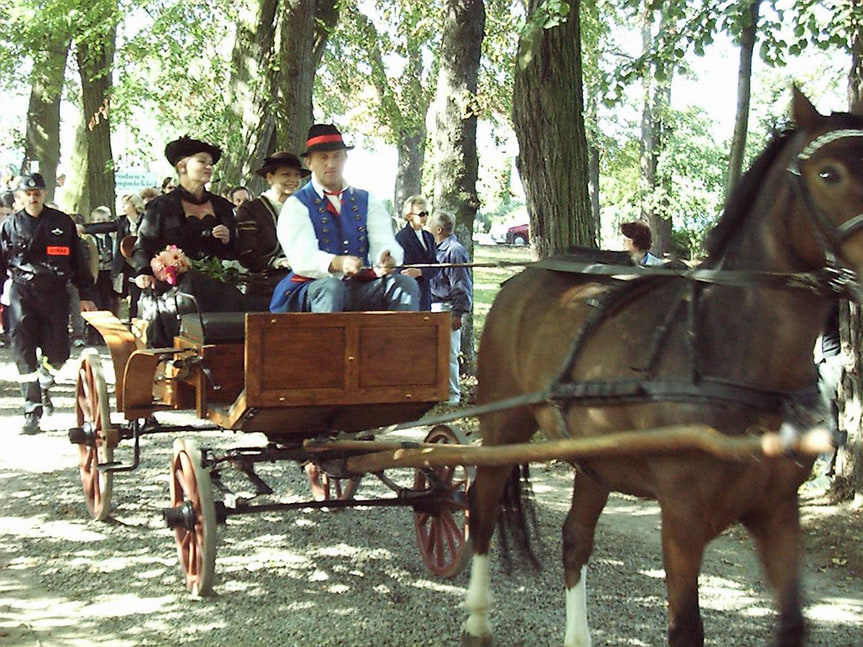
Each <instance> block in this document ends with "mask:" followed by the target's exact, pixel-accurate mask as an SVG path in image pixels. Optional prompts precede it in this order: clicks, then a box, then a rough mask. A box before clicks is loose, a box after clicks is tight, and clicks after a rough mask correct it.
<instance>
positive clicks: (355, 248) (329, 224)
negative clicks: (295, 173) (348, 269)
mask: <svg viewBox="0 0 863 647" xmlns="http://www.w3.org/2000/svg"><path fill="white" fill-rule="evenodd" d="M294 197H295V198H297V199H298V200H299V201H300V202H301V203H302V204H303V205H304V206H305V207H306V209H308V210H309V218H310V219H311V221H312V225H313V226H314V228H315V236H317V238H318V248H319V249H320V250H321V251H323V252H328V253H330V254H336V255H348V256H358V257H360V258H361V259H363V263H365V264H366V265H371V263H370V262H369V235H368V225H367V223H366V220H367V216H368V211H369V194H368V192H367V191H362V190H361V189H354V188H350V187H349V188H347V189H345V192H344V193H343V194H342V212H341V214H340V215H336V214H333V213H332V212H330V211H329V210H328V209H327V202H328V198H326V197H324V198H322V197H320V196H319V195H318V194H317V193H316V192H315V189H314V187H313V186H312V183H311V182H309V183H308V184H306V185H305V186H304V187H303V188H302V189H300V190H299V191H297V192H296V193H295V194H294Z"/></svg>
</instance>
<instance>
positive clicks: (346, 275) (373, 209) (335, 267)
mask: <svg viewBox="0 0 863 647" xmlns="http://www.w3.org/2000/svg"><path fill="white" fill-rule="evenodd" d="M352 148H353V146H348V145H346V144H345V142H344V139H343V138H342V134H341V133H340V132H339V131H338V129H337V128H336V127H335V126H333V125H331V124H315V125H313V126H312V127H311V128H310V129H309V134H308V138H307V140H306V150H305V152H304V153H303V157H304V158H305V160H306V165H307V166H308V167H309V168H310V169H311V171H312V176H311V181H310V182H309V183H308V184H306V185H305V186H304V187H303V188H302V189H300V190H299V191H297V192H296V193H295V194H294V195H292V196H291V197H290V198H288V199H287V200H286V201H285V206H284V207H283V208H282V213H281V215H280V217H279V222H278V227H277V231H278V236H279V242H281V244H282V248H283V249H284V250H285V255H286V256H287V259H288V261H289V262H290V264H291V269H292V271H291V273H290V274H289V275H288V276H287V277H285V279H283V280H282V282H281V283H279V285H278V286H277V287H276V290H275V291H274V292H273V299H272V301H271V302H270V310H272V311H273V312H303V311H305V312H309V311H310V312H341V311H344V310H416V309H417V308H418V305H419V289H418V288H417V284H416V281H414V279H413V278H411V277H410V276H407V275H405V274H399V273H397V272H394V270H395V268H396V267H397V266H399V265H401V264H402V262H403V257H404V252H403V250H402V247H401V245H399V244H398V242H397V241H396V239H395V236H394V235H393V230H392V224H391V222H392V221H391V219H390V215H389V214H388V213H387V211H386V209H385V208H384V206H383V204H381V203H380V202H379V201H378V200H376V199H374V198H373V197H372V196H370V195H369V193H368V192H367V191H363V190H362V189H357V188H354V187H350V186H348V185H347V183H346V182H345V179H344V175H343V171H344V166H345V162H346V161H347V151H348V150H350V149H352Z"/></svg>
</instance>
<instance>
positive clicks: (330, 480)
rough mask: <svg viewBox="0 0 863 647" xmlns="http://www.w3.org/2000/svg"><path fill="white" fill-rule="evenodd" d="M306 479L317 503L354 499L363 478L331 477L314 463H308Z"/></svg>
mask: <svg viewBox="0 0 863 647" xmlns="http://www.w3.org/2000/svg"><path fill="white" fill-rule="evenodd" d="M305 471H306V478H308V479H309V489H310V490H311V491H312V498H313V499H314V500H315V501H333V500H339V501H348V500H350V499H353V498H354V495H355V494H356V493H357V488H359V486H360V481H361V480H362V478H363V477H362V476H351V477H348V478H339V477H336V476H330V475H329V474H327V473H326V472H324V471H323V470H322V469H321V468H320V467H318V466H317V465H315V464H314V463H306V466H305Z"/></svg>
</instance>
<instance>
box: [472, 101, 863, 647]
mask: <svg viewBox="0 0 863 647" xmlns="http://www.w3.org/2000/svg"><path fill="white" fill-rule="evenodd" d="M792 112H793V119H794V123H795V128H794V129H793V130H789V131H787V132H786V133H784V134H783V135H781V136H779V137H777V138H776V140H775V141H774V142H773V143H772V144H771V145H770V146H769V147H768V148H767V149H766V150H765V151H764V152H763V153H762V155H761V156H760V157H759V158H758V160H756V162H755V164H754V165H753V166H752V168H751V169H750V170H749V172H748V173H747V174H746V175H745V176H744V178H743V179H742V181H741V186H740V188H739V189H738V190H737V191H736V192H735V194H734V195H733V196H732V197H731V198H730V199H729V201H728V203H727V204H726V208H725V211H724V214H723V217H722V218H721V219H720V221H719V223H718V225H717V227H716V228H715V229H714V230H713V231H712V232H711V235H710V237H709V238H708V245H707V247H708V258H707V260H706V261H705V262H704V263H703V264H702V265H701V266H700V272H701V273H700V274H699V273H698V272H697V271H696V272H691V273H689V274H688V275H686V276H681V274H683V273H678V274H677V275H674V276H668V275H663V273H662V272H658V273H657V274H655V275H650V274H649V270H648V271H646V272H645V274H646V276H644V277H639V278H637V279H636V280H630V281H615V280H603V279H599V278H597V277H591V276H587V275H585V274H575V273H567V272H562V271H554V270H551V269H545V268H543V267H542V264H540V265H539V266H535V267H531V268H528V269H527V270H525V271H524V272H522V273H521V274H519V275H517V276H516V277H514V278H513V279H511V280H509V281H508V282H507V283H506V284H505V285H504V286H503V288H502V289H501V291H500V293H499V295H498V296H497V299H496V300H495V302H494V305H493V307H492V310H491V313H490V314H489V317H488V320H487V323H486V326H485V330H484V331H483V335H482V341H481V344H480V349H479V366H478V377H479V392H478V399H479V404H481V405H482V404H485V403H491V402H497V401H503V400H506V399H509V398H519V396H522V398H523V400H529V401H530V403H529V404H525V405H523V406H514V407H510V408H506V409H503V410H497V411H495V412H493V413H489V414H486V415H483V416H482V417H481V420H480V425H481V432H482V439H483V444H484V445H503V444H509V443H519V442H526V441H527V440H529V439H530V437H531V436H532V435H533V434H534V432H535V431H536V429H537V427H539V428H540V429H541V430H542V431H543V432H544V434H545V435H546V437H549V438H552V439H554V438H562V437H566V436H572V437H576V436H593V435H600V434H607V433H610V432H614V431H620V430H639V429H654V428H658V427H663V426H667V425H673V424H688V423H703V424H706V425H709V426H711V427H713V428H715V429H717V430H719V431H720V432H722V433H724V434H729V435H742V434H754V433H762V432H763V431H765V430H773V431H775V430H777V429H779V428H780V425H785V426H787V428H789V429H794V428H795V427H796V428H798V429H805V428H807V424H810V423H811V420H805V418H806V414H807V412H809V411H810V410H811V408H812V406H813V403H814V399H815V396H814V392H815V390H816V389H815V387H816V379H817V377H816V369H815V366H814V364H813V356H812V351H813V346H814V342H815V340H816V338H817V336H818V334H819V333H820V331H821V330H822V328H823V326H824V323H825V321H826V317H827V314H828V309H829V308H830V306H831V304H832V303H833V302H834V300H835V299H836V297H837V292H842V293H843V294H847V293H848V291H849V290H857V285H856V281H854V279H853V274H852V273H851V271H850V270H852V269H853V270H855V271H856V272H858V273H859V272H860V271H863V117H858V116H854V115H850V114H844V113H843V114H833V115H831V116H829V117H825V116H822V115H819V114H818V112H816V110H815V108H814V107H813V106H812V104H811V103H810V102H809V100H808V99H807V98H806V97H804V96H803V95H802V94H801V93H800V92H799V91H797V90H796V89H795V90H794V98H793V103H792ZM668 274H671V273H670V272H669V273H668ZM831 276H832V277H834V279H835V280H830V279H829V277H831ZM728 277H734V280H733V281H731V280H727V279H728ZM798 279H799V280H798ZM843 279H844V280H843ZM621 284H622V285H621ZM585 385H587V386H590V387H591V388H589V389H588V388H583V387H585ZM557 387H559V388H558V391H556V392H558V393H563V394H564V396H563V397H561V398H559V399H557V400H555V399H552V401H551V402H539V403H537V399H536V398H530V397H529V396H525V394H535V393H543V392H550V391H554V389H555V388H557ZM567 393H570V394H572V395H571V397H568V396H566V394H567ZM585 393H589V394H590V396H589V397H587V399H584V397H586V396H585ZM579 397H581V398H582V400H581V401H579ZM785 428H786V427H783V429H785ZM811 466H812V458H805V457H800V456H797V457H794V456H788V455H782V456H778V457H775V458H769V459H764V460H757V461H756V460H751V461H732V460H723V459H719V458H714V457H712V456H710V455H707V454H706V453H703V452H701V451H696V450H687V451H683V452H680V453H677V454H662V455H653V456H638V457H635V458H633V457H624V458H614V459H592V460H588V461H583V462H579V463H578V464H577V465H576V468H577V469H576V475H575V486H574V491H573V498H572V507H571V509H570V511H569V514H568V515H567V518H566V521H565V523H564V527H563V564H564V570H565V577H566V590H567V593H566V628H565V635H564V645H565V646H566V647H587V646H589V645H590V644H591V642H590V635H589V632H588V627H587V620H586V594H585V585H584V578H585V571H586V564H587V561H588V558H589V557H590V554H591V551H592V548H593V540H594V531H595V528H596V523H597V519H598V517H599V515H600V513H601V512H602V509H603V508H604V506H605V504H606V501H607V499H608V496H609V493H610V492H611V491H617V492H624V493H628V494H631V495H635V496H641V497H648V498H653V499H656V500H657V502H658V503H659V506H660V508H661V512H662V555H663V564H664V566H665V573H666V586H667V593H668V644H669V645H671V646H673V647H694V646H701V645H703V644H704V629H703V624H702V619H701V612H700V609H699V604H698V574H699V570H700V568H701V563H702V558H703V553H704V549H705V546H706V544H707V543H708V542H709V541H710V540H711V539H713V538H714V537H716V536H717V535H718V534H719V533H720V532H722V531H723V530H724V529H725V528H727V527H728V526H730V525H731V524H733V523H737V522H740V523H741V524H743V526H745V527H746V529H747V530H748V532H749V533H750V534H751V535H752V537H753V538H754V540H755V542H756V545H757V547H758V552H759V555H760V559H761V562H762V565H763V568H764V571H765V574H766V578H767V581H768V583H769V584H770V586H771V587H772V589H773V591H774V593H775V596H776V601H777V605H778V609H779V618H778V630H777V634H776V638H775V642H774V644H775V645H779V646H781V647H793V646H798V645H801V644H803V640H804V636H805V623H804V619H803V615H802V612H801V603H800V592H799V573H798V539H799V532H800V528H799V514H798V499H797V488H798V486H799V485H800V484H801V483H802V482H803V481H804V480H805V479H806V477H807V475H808V474H809V472H810V469H811ZM509 475H510V470H509V469H508V468H499V467H485V468H483V467H481V468H479V469H478V471H477V477H476V480H475V482H474V483H473V486H472V490H471V509H470V513H471V517H470V519H471V539H472V542H473V562H472V570H471V578H470V585H469V589H468V593H467V597H466V602H465V606H466V608H467V609H468V611H469V617H468V619H467V620H466V622H465V624H464V626H463V629H462V637H463V642H464V644H466V645H487V644H490V643H491V627H490V624H489V609H490V606H491V596H490V593H489V566H488V550H489V543H490V540H491V536H492V533H493V532H494V528H495V524H496V521H497V518H498V510H499V507H498V506H499V502H500V499H501V494H502V492H503V490H504V486H505V484H506V481H507V478H508V477H509Z"/></svg>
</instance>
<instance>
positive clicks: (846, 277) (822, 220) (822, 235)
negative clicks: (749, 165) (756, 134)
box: [788, 128, 863, 303]
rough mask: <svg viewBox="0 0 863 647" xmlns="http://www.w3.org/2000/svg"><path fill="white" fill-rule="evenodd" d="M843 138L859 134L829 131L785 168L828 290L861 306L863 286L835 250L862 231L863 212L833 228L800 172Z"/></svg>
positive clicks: (859, 134)
mask: <svg viewBox="0 0 863 647" xmlns="http://www.w3.org/2000/svg"><path fill="white" fill-rule="evenodd" d="M846 137H863V130H859V129H851V128H842V129H839V130H831V131H830V132H827V133H824V134H823V135H820V136H819V137H816V138H815V139H813V140H812V141H811V142H809V143H808V144H807V145H806V146H805V147H804V148H803V150H801V151H800V152H799V153H798V154H797V156H796V157H795V158H794V159H793V160H792V162H791V164H789V165H788V172H789V173H791V175H793V176H794V180H795V181H794V187H795V189H796V191H797V195H798V197H799V198H800V200H801V201H802V202H803V204H804V205H805V206H806V211H807V213H808V214H809V217H810V219H811V220H812V224H813V225H814V226H815V227H814V229H815V236H816V239H817V240H818V243H819V245H820V246H821V251H822V253H823V254H824V268H825V270H826V271H827V273H828V279H827V283H828V285H829V287H830V289H831V290H832V291H834V292H836V293H839V294H842V295H847V296H849V297H850V298H852V299H853V300H855V301H857V302H858V303H861V302H863V285H861V283H860V281H859V280H858V277H857V273H856V272H855V271H854V270H853V269H851V268H850V267H848V266H847V265H845V264H844V263H843V262H842V260H841V256H840V254H839V246H840V245H841V244H842V242H843V241H844V240H845V239H847V238H848V237H849V236H852V235H853V234H856V233H857V232H858V231H860V230H861V229H863V212H860V213H858V214H857V215H856V216H853V217H851V218H849V219H848V220H846V221H845V222H843V223H842V224H841V225H838V226H836V225H834V224H833V223H832V222H831V221H830V219H829V218H828V217H827V215H826V214H825V213H824V212H823V211H821V210H820V209H819V208H818V206H817V205H816V204H815V201H814V199H813V198H812V194H811V192H810V191H809V189H808V188H807V187H806V182H805V181H804V180H803V174H802V173H801V171H800V164H801V163H802V162H806V161H807V160H809V159H810V158H811V157H812V156H813V155H814V154H815V153H817V152H818V151H819V150H821V149H822V148H824V147H825V146H828V145H830V144H832V143H833V142H836V141H839V140H840V139H845V138H846Z"/></svg>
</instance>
